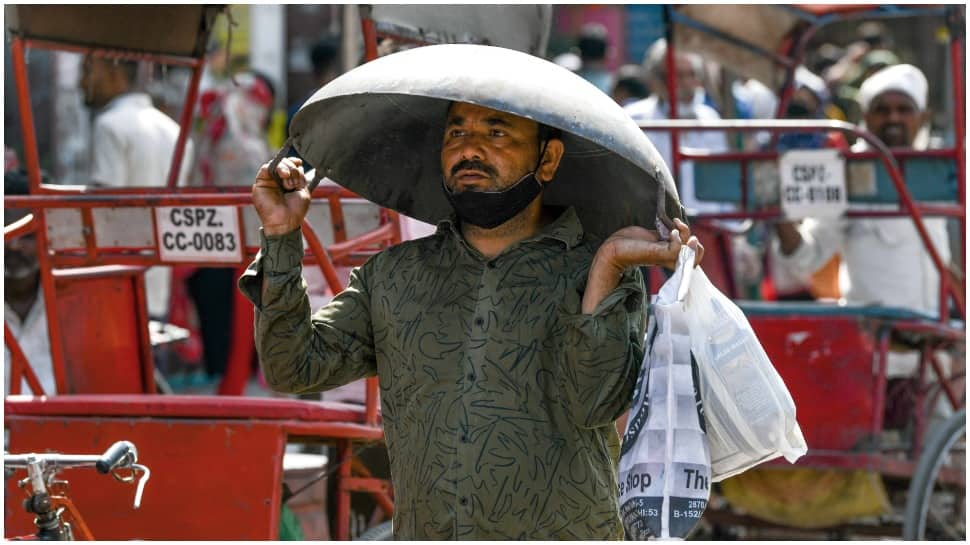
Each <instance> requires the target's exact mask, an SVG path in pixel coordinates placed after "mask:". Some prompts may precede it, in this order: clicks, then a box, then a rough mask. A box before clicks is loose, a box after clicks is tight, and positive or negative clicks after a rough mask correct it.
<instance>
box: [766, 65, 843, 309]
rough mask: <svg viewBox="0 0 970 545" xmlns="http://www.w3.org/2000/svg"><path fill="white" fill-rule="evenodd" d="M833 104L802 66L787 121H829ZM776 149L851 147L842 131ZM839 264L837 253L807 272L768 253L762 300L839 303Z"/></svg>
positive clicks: (786, 138) (792, 138)
mask: <svg viewBox="0 0 970 545" xmlns="http://www.w3.org/2000/svg"><path fill="white" fill-rule="evenodd" d="M829 101H830V95H829V92H828V88H827V87H826V85H825V81H824V80H822V78H820V77H819V76H817V75H815V74H813V73H812V72H810V71H809V70H808V69H807V68H805V67H804V66H799V67H798V68H797V69H796V70H795V86H794V92H793V93H792V97H791V100H790V101H789V103H788V107H787V108H786V110H785V119H804V120H818V119H825V111H826V106H827V105H828V104H829ZM775 148H776V149H777V150H778V151H780V152H784V151H788V150H793V149H799V150H805V149H823V148H837V149H840V150H842V151H848V149H849V144H848V142H847V141H846V139H845V136H844V135H843V134H842V132H840V131H824V132H823V131H804V132H786V133H783V134H782V135H781V136H780V137H779V138H778V142H777V144H776V146H775ZM769 236H770V235H769ZM839 263H840V258H839V255H838V254H837V253H836V254H834V255H832V256H831V257H830V258H829V260H828V261H827V262H826V263H825V264H824V265H822V266H821V267H820V268H819V269H818V270H816V271H803V270H800V269H798V268H797V267H793V266H792V265H791V263H789V262H787V261H782V260H778V259H777V258H776V257H775V255H774V254H773V253H771V252H766V253H765V275H764V278H763V280H762V282H761V293H762V296H763V297H764V298H765V299H767V300H778V301H810V300H814V299H838V298H839V296H840V292H839Z"/></svg>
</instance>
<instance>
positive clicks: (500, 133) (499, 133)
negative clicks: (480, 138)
mask: <svg viewBox="0 0 970 545" xmlns="http://www.w3.org/2000/svg"><path fill="white" fill-rule="evenodd" d="M490 134H491V135H492V136H505V131H503V130H500V129H492V131H491V133H490Z"/></svg>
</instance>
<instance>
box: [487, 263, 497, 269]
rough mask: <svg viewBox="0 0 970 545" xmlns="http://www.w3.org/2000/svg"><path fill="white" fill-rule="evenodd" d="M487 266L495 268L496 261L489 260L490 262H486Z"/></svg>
mask: <svg viewBox="0 0 970 545" xmlns="http://www.w3.org/2000/svg"><path fill="white" fill-rule="evenodd" d="M485 266H486V267H488V268H489V269H494V268H495V262H494V261H489V262H488V263H486V264H485Z"/></svg>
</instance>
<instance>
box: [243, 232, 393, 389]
mask: <svg viewBox="0 0 970 545" xmlns="http://www.w3.org/2000/svg"><path fill="white" fill-rule="evenodd" d="M302 261H303V239H302V236H301V234H300V230H299V229H297V230H295V231H292V232H290V233H287V234H285V235H279V236H266V235H264V234H263V233H262V231H260V251H259V254H258V255H257V256H256V259H255V260H254V261H253V263H252V264H251V265H250V266H249V268H248V269H247V270H246V272H245V273H243V275H242V277H241V278H240V279H239V289H240V290H241V291H242V293H243V294H244V295H245V296H246V297H247V298H248V299H249V300H250V301H252V302H253V305H254V306H255V314H256V327H255V329H256V331H255V336H256V352H257V354H258V355H259V363H260V365H261V366H262V368H263V373H264V374H265V376H266V381H267V383H269V385H270V386H271V387H272V388H273V389H274V390H277V391H282V392H287V393H306V392H321V391H324V390H329V389H331V388H336V387H337V386H341V385H343V384H347V383H349V382H353V381H354V380H357V379H359V378H363V377H367V376H373V375H376V374H377V364H376V359H375V353H374V342H373V328H372V325H371V319H370V301H369V296H368V294H367V287H366V286H367V281H366V273H365V270H364V269H366V267H367V266H366V265H365V266H364V267H362V268H358V269H354V271H353V272H352V273H351V275H350V281H349V283H348V285H347V287H346V288H345V289H344V290H343V291H342V292H340V293H339V294H338V295H337V296H336V297H334V298H333V299H332V300H331V301H330V303H329V304H327V305H326V306H324V307H323V308H321V309H320V310H318V311H317V312H316V313H315V314H313V315H311V314H310V300H309V297H308V295H307V288H306V282H305V281H304V280H303V277H302V275H301V273H302ZM264 277H265V278H266V281H267V288H266V291H265V292H263V291H262V283H263V278H264Z"/></svg>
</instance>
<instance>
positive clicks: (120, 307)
mask: <svg viewBox="0 0 970 545" xmlns="http://www.w3.org/2000/svg"><path fill="white" fill-rule="evenodd" d="M54 285H55V287H56V294H57V297H56V300H57V302H56V306H57V320H58V322H59V326H60V330H61V331H60V337H61V342H62V343H63V347H64V360H65V361H64V375H65V378H66V382H67V385H66V386H67V387H66V390H64V391H62V392H61V393H69V394H142V393H149V394H150V393H154V392H155V378H154V372H153V369H154V363H153V360H152V352H151V340H150V335H149V331H148V309H147V307H146V302H145V287H144V273H143V269H142V267H129V266H118V265H105V266H98V267H81V268H71V269H55V270H54ZM28 363H29V362H28Z"/></svg>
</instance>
